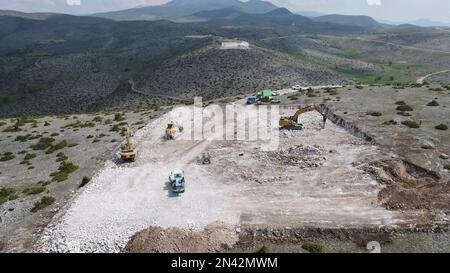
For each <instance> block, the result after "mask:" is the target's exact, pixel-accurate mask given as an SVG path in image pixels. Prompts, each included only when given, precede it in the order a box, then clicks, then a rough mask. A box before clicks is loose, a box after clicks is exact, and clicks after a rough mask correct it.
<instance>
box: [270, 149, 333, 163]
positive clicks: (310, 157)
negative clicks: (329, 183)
mask: <svg viewBox="0 0 450 273" xmlns="http://www.w3.org/2000/svg"><path fill="white" fill-rule="evenodd" d="M324 154H325V151H324V150H323V149H322V148H321V147H319V146H318V145H313V146H311V145H303V144H300V145H296V146H293V147H289V148H286V149H281V150H279V151H273V152H269V159H270V160H271V161H272V163H274V164H281V165H285V166H295V167H298V168H300V169H305V168H317V167H320V166H322V165H323V162H324V161H325V160H326V159H327V158H326V157H325V156H324Z"/></svg>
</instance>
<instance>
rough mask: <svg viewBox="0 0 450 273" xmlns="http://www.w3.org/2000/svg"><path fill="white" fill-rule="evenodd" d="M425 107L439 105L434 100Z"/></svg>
mask: <svg viewBox="0 0 450 273" xmlns="http://www.w3.org/2000/svg"><path fill="white" fill-rule="evenodd" d="M427 106H439V103H438V102H437V101H436V100H432V101H431V102H429V103H428V104H427Z"/></svg>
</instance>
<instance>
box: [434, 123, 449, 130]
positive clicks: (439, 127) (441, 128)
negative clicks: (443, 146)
mask: <svg viewBox="0 0 450 273" xmlns="http://www.w3.org/2000/svg"><path fill="white" fill-rule="evenodd" d="M434 128H436V129H437V130H442V131H447V130H448V125H447V124H439V125H438V126H436V127H434Z"/></svg>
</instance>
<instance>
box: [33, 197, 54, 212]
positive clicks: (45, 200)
mask: <svg viewBox="0 0 450 273" xmlns="http://www.w3.org/2000/svg"><path fill="white" fill-rule="evenodd" d="M53 203H55V198H53V197H51V196H44V197H42V198H41V200H40V201H38V202H36V203H34V206H33V208H32V209H31V212H33V213H34V212H36V211H38V210H41V209H44V208H46V207H48V206H50V205H52V204H53Z"/></svg>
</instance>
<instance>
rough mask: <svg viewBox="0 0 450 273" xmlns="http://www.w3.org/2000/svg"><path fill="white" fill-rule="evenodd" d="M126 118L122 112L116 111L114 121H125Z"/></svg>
mask: <svg viewBox="0 0 450 273" xmlns="http://www.w3.org/2000/svg"><path fill="white" fill-rule="evenodd" d="M124 120H125V118H124V117H123V114H122V113H116V114H114V121H124Z"/></svg>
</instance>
